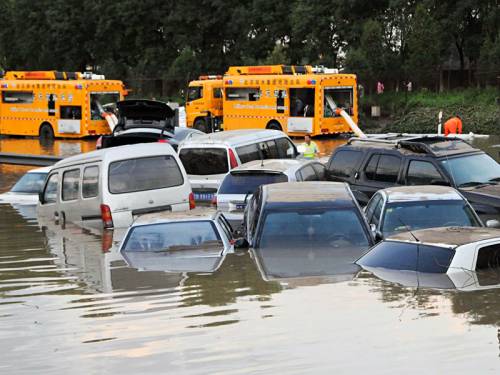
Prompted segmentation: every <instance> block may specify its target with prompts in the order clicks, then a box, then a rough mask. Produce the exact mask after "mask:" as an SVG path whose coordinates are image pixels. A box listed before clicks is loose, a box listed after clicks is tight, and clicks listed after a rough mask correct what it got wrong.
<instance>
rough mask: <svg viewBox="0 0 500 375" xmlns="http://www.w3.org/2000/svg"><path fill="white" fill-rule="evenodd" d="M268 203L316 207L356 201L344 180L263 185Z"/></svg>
mask: <svg viewBox="0 0 500 375" xmlns="http://www.w3.org/2000/svg"><path fill="white" fill-rule="evenodd" d="M261 188H262V190H263V194H264V198H263V200H264V201H265V202H266V205H270V206H276V207H282V208H287V207H291V206H293V205H296V204H309V205H311V204H312V205H314V206H316V207H318V206H322V207H334V206H343V207H345V206H352V207H355V206H356V203H355V200H354V197H353V195H352V193H351V189H350V188H349V185H347V184H346V183H344V182H327V181H306V182H281V183H277V184H271V185H263V186H262V187H261Z"/></svg>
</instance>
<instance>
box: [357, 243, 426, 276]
mask: <svg viewBox="0 0 500 375" xmlns="http://www.w3.org/2000/svg"><path fill="white" fill-rule="evenodd" d="M357 263H358V264H360V265H362V266H364V267H380V268H389V269H394V270H410V271H416V270H417V245H416V244H414V243H405V242H393V241H388V242H385V241H383V242H380V243H379V244H378V245H375V247H373V248H372V249H371V251H370V252H369V253H368V254H366V255H365V256H363V257H362V258H361V259H360V260H358V262H357Z"/></svg>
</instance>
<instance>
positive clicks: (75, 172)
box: [61, 169, 80, 201]
mask: <svg viewBox="0 0 500 375" xmlns="http://www.w3.org/2000/svg"><path fill="white" fill-rule="evenodd" d="M79 190H80V169H72V170H70V171H66V172H64V173H63V180H62V197H61V198H62V200H63V201H71V200H74V199H78V191H79Z"/></svg>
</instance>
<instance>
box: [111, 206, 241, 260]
mask: <svg viewBox="0 0 500 375" xmlns="http://www.w3.org/2000/svg"><path fill="white" fill-rule="evenodd" d="M231 233H232V230H231V226H230V225H229V223H228V222H227V220H226V219H225V218H224V216H223V215H222V214H221V213H220V212H217V211H214V210H211V209H208V208H198V209H194V210H191V211H187V212H184V213H181V212H166V213H160V214H154V215H145V216H142V217H140V218H139V219H138V220H136V222H134V224H132V226H131V227H130V228H129V229H128V231H127V233H126V235H125V237H124V240H123V242H122V244H121V246H120V251H121V252H125V253H129V252H164V253H168V254H174V253H179V252H180V253H182V254H183V255H182V256H183V257H185V256H191V255H193V254H195V255H196V256H199V255H200V250H203V251H205V254H207V256H213V255H214V254H219V255H221V254H223V253H227V252H229V251H231V250H232V248H233V242H234V241H233V237H232V234H231ZM192 252H194V253H193V254H192Z"/></svg>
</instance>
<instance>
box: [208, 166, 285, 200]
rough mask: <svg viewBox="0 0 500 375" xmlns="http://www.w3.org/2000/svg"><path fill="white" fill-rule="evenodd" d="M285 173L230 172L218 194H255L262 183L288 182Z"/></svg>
mask: <svg viewBox="0 0 500 375" xmlns="http://www.w3.org/2000/svg"><path fill="white" fill-rule="evenodd" d="M287 181H288V177H287V176H286V175H284V174H283V173H266V172H253V171H251V172H245V173H241V172H238V173H230V174H228V175H227V176H226V178H224V181H222V184H221V186H220V188H219V192H218V194H253V192H254V191H255V190H256V189H257V188H258V187H259V186H261V185H268V184H275V183H277V182H287Z"/></svg>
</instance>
